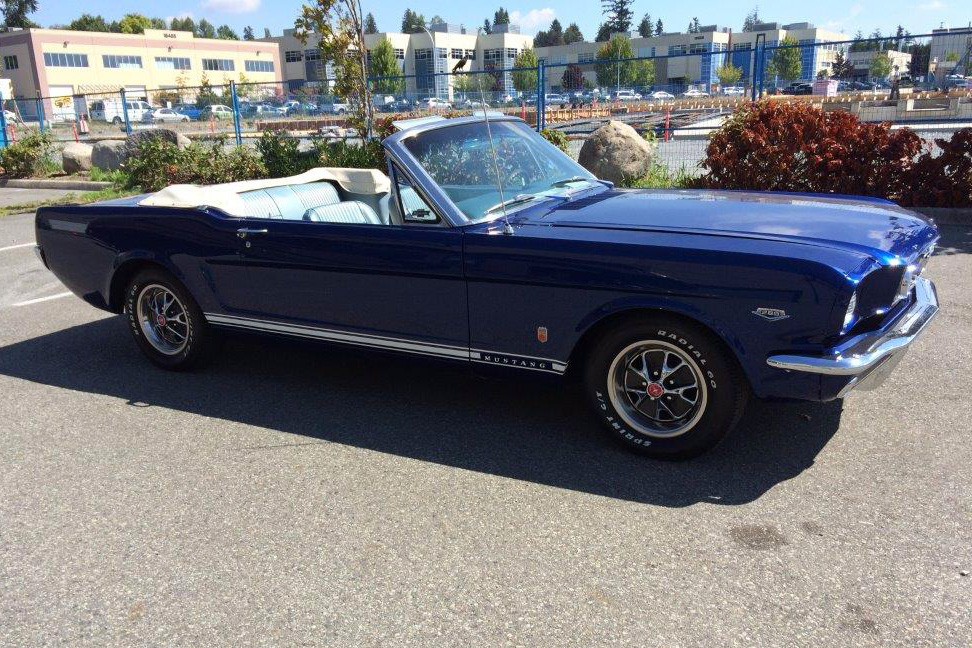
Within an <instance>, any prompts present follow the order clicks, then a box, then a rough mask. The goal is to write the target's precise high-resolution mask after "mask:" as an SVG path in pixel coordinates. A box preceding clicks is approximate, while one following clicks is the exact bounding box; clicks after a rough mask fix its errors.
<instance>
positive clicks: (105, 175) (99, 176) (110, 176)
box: [88, 167, 128, 187]
mask: <svg viewBox="0 0 972 648" xmlns="http://www.w3.org/2000/svg"><path fill="white" fill-rule="evenodd" d="M88 178H89V179H90V180H91V181H92V182H111V183H112V184H114V185H115V186H116V187H123V186H125V184H127V182H128V176H126V175H125V172H124V171H121V170H118V171H103V170H102V169H99V168H98V167H91V171H89V172H88Z"/></svg>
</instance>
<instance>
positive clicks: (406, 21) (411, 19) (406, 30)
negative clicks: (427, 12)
mask: <svg viewBox="0 0 972 648" xmlns="http://www.w3.org/2000/svg"><path fill="white" fill-rule="evenodd" d="M423 29H425V16H423V15H422V14H420V13H416V12H414V11H412V10H411V9H406V10H405V15H404V16H402V33H403V34H417V33H419V32H421V31H422V30H423Z"/></svg>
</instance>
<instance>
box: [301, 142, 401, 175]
mask: <svg viewBox="0 0 972 648" xmlns="http://www.w3.org/2000/svg"><path fill="white" fill-rule="evenodd" d="M316 149H317V150H318V151H319V152H320V164H321V166H326V167H344V168H348V169H378V170H380V171H384V170H385V151H384V149H382V148H381V142H379V141H378V140H369V141H367V142H364V143H361V144H355V143H351V142H348V141H347V140H337V141H334V142H326V143H325V142H319V143H318V144H317V146H316Z"/></svg>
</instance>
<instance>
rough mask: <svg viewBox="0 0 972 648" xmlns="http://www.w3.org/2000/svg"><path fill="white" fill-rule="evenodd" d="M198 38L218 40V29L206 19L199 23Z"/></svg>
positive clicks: (197, 27) (197, 26)
mask: <svg viewBox="0 0 972 648" xmlns="http://www.w3.org/2000/svg"><path fill="white" fill-rule="evenodd" d="M196 37H197V38H216V28H215V27H213V23H211V22H209V21H208V20H206V19H205V18H203V19H202V20H200V21H199V23H198V24H197V25H196Z"/></svg>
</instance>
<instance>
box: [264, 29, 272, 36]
mask: <svg viewBox="0 0 972 648" xmlns="http://www.w3.org/2000/svg"><path fill="white" fill-rule="evenodd" d="M263 37H264V38H272V36H271V35H270V28H269V27H264V28H263Z"/></svg>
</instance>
